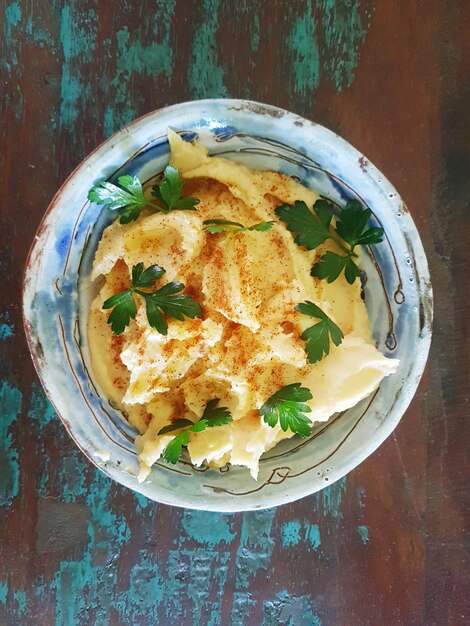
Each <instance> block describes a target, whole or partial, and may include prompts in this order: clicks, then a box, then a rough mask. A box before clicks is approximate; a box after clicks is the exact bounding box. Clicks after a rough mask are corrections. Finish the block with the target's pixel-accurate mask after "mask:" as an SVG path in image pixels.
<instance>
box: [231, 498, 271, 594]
mask: <svg viewBox="0 0 470 626" xmlns="http://www.w3.org/2000/svg"><path fill="white" fill-rule="evenodd" d="M275 514H276V510H275V509H264V510H263V511H248V512H247V513H244V514H243V523H242V530H241V535H240V543H239V546H238V550H237V557H236V563H235V567H236V584H237V589H238V590H242V589H247V588H249V586H250V584H252V582H253V578H254V577H255V576H256V574H257V573H258V571H259V570H266V571H267V570H268V569H269V562H270V559H271V554H272V551H273V549H274V537H273V535H272V526H273V520H274V516H275Z"/></svg>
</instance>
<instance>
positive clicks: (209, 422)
mask: <svg viewBox="0 0 470 626" xmlns="http://www.w3.org/2000/svg"><path fill="white" fill-rule="evenodd" d="M218 403H219V399H218V398H215V399H214V400H210V402H208V403H207V405H206V408H205V409H204V413H203V414H202V416H201V417H200V419H199V420H198V421H197V422H192V421H191V420H188V419H185V418H181V419H177V420H175V421H174V422H172V423H171V424H168V426H165V427H164V428H162V429H161V430H159V431H158V434H159V435H167V434H169V433H173V432H175V431H177V430H182V429H183V430H182V432H180V433H179V434H178V435H176V437H175V438H174V439H173V440H172V441H170V443H169V444H168V445H167V447H166V448H165V449H164V451H163V458H164V460H165V461H166V462H167V463H173V464H176V463H178V461H179V458H180V456H181V454H182V452H183V446H187V445H188V443H189V433H201V432H202V431H203V430H206V428H213V427H214V426H224V425H225V424H229V423H230V422H231V421H232V416H231V414H230V411H229V410H228V408H227V407H225V406H220V407H218V406H217V404H218Z"/></svg>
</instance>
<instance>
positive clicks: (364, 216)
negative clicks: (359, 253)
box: [336, 200, 384, 248]
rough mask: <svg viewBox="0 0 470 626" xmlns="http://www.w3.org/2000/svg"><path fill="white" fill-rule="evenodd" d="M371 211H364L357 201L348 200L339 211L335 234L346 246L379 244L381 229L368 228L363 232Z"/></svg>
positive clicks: (381, 234)
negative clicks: (345, 242)
mask: <svg viewBox="0 0 470 626" xmlns="http://www.w3.org/2000/svg"><path fill="white" fill-rule="evenodd" d="M371 215H372V211H371V210H370V209H364V208H363V207H362V205H361V203H360V202H359V201H358V200H350V201H349V202H348V203H347V204H346V206H345V207H344V209H343V210H342V211H341V215H340V218H339V219H338V222H337V223H336V232H337V233H338V235H339V236H340V237H341V239H344V241H347V242H348V244H349V245H350V246H351V247H352V248H354V246H361V245H365V244H373V243H380V242H381V241H382V236H383V234H384V231H383V228H368V229H367V230H365V228H366V226H367V223H368V221H369V218H370V216H371Z"/></svg>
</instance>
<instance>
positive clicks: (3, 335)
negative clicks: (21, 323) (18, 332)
mask: <svg viewBox="0 0 470 626" xmlns="http://www.w3.org/2000/svg"><path fill="white" fill-rule="evenodd" d="M13 332H14V326H13V325H12V324H0V341H1V340H4V339H10V337H13Z"/></svg>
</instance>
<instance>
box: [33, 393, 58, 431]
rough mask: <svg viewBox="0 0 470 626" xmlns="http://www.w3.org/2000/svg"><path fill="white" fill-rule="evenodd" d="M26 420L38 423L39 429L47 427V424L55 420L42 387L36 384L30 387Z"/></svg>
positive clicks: (53, 412) (55, 416)
mask: <svg viewBox="0 0 470 626" xmlns="http://www.w3.org/2000/svg"><path fill="white" fill-rule="evenodd" d="M28 418H29V419H31V420H34V421H36V422H38V424H39V427H40V428H43V427H44V426H47V424H49V422H51V421H52V420H55V419H57V415H56V412H55V411H54V407H53V406H52V404H51V403H50V402H49V400H48V399H47V396H46V394H45V393H44V391H43V390H42V387H40V386H39V385H38V384H37V383H33V384H32V385H31V396H30V400H29V409H28Z"/></svg>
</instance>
